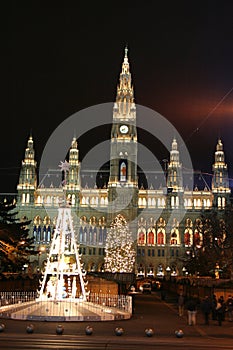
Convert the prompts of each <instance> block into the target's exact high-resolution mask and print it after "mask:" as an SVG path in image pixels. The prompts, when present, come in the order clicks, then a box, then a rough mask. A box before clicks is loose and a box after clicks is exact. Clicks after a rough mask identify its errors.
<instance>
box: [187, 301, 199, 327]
mask: <svg viewBox="0 0 233 350" xmlns="http://www.w3.org/2000/svg"><path fill="white" fill-rule="evenodd" d="M187 312H188V325H189V326H192V325H194V326H195V325H196V315H197V303H196V300H195V299H194V298H190V299H189V300H188V302H187Z"/></svg>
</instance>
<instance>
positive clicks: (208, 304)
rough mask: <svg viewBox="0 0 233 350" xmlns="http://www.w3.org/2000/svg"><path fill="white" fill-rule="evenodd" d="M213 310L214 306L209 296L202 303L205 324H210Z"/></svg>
mask: <svg viewBox="0 0 233 350" xmlns="http://www.w3.org/2000/svg"><path fill="white" fill-rule="evenodd" d="M211 309H212V304H211V301H210V298H209V296H208V295H206V296H205V298H204V300H203V301H202V303H201V310H202V312H203V315H204V318H205V324H206V325H208V324H209V315H210V312H211Z"/></svg>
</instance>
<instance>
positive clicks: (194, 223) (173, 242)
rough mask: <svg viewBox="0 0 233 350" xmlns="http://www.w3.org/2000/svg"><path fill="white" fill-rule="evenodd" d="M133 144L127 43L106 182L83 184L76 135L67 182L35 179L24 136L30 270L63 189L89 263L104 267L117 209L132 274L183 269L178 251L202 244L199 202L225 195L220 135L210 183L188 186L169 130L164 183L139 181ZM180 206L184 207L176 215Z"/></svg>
mask: <svg viewBox="0 0 233 350" xmlns="http://www.w3.org/2000/svg"><path fill="white" fill-rule="evenodd" d="M137 151H138V143H137V128H136V105H135V103H134V92H133V86H132V82H131V74H130V69H129V62H128V53H127V49H125V56H124V60H123V63H122V71H121V73H120V79H119V85H118V87H117V96H116V102H115V103H114V106H113V123H112V130H111V143H110V159H111V160H110V167H109V177H108V182H107V183H106V184H105V185H104V186H102V187H97V186H96V185H95V186H92V188H90V187H88V186H86V185H83V184H82V182H83V181H82V176H81V163H80V161H79V150H78V144H77V141H76V139H75V138H73V140H72V141H71V147H70V150H69V155H68V159H67V160H68V162H69V172H68V174H67V181H66V183H65V184H64V183H62V182H61V181H60V179H59V178H57V177H56V176H57V175H56V173H54V174H53V173H51V174H50V176H49V177H46V178H45V179H44V181H42V183H40V184H38V183H37V164H36V161H35V152H34V145H33V139H32V136H30V137H29V140H28V143H27V147H26V150H25V158H24V160H23V162H22V167H21V172H20V177H19V183H18V186H17V191H18V198H17V210H18V212H19V215H20V217H21V218H23V217H26V218H28V219H30V220H32V224H31V234H32V235H33V236H34V239H35V245H36V247H37V249H38V258H35V257H32V262H31V264H32V269H33V270H35V269H36V268H37V267H38V265H41V264H42V262H43V261H44V260H46V252H48V248H49V245H50V243H51V240H52V236H53V230H54V225H55V222H56V216H57V212H58V211H57V209H58V207H59V200H60V198H61V197H62V196H63V190H64V189H65V191H66V194H67V198H68V200H69V202H70V204H71V208H72V214H73V219H74V227H75V232H76V236H77V241H78V242H79V244H80V253H81V254H82V261H83V262H84V266H85V269H86V270H87V271H102V269H103V265H104V247H105V241H106V235H107V231H108V228H109V225H110V223H111V221H112V220H113V219H114V215H115V216H116V212H117V211H119V212H120V213H121V214H122V215H123V216H124V217H125V218H126V220H127V221H128V222H129V224H130V229H131V231H132V234H133V238H134V240H135V247H136V250H137V257H136V266H135V272H136V274H137V275H138V276H157V275H163V274H165V273H166V271H171V272H172V273H177V274H181V273H182V265H181V262H180V260H179V257H181V256H182V255H183V254H184V252H185V251H186V250H187V249H188V248H189V247H191V246H192V245H201V244H202V237H201V234H200V233H199V232H198V230H197V227H198V222H199V218H200V215H201V210H202V209H211V208H212V207H213V206H215V207H217V208H218V209H219V210H222V209H224V208H225V206H226V205H227V203H229V201H230V188H229V180H228V170H227V164H226V163H225V155H224V150H223V144H222V141H221V140H220V139H219V140H218V142H217V146H216V151H215V162H214V164H213V176H212V184H211V188H209V187H208V186H203V188H201V189H200V188H198V187H197V186H194V188H193V189H188V188H186V185H185V183H184V178H183V169H182V164H181V162H180V153H179V145H178V143H177V141H176V139H175V138H174V139H173V140H171V150H170V159H169V161H168V166H167V171H166V175H167V177H166V181H167V184H166V190H165V189H164V188H154V187H153V186H150V187H149V186H148V188H143V187H142V186H141V185H140V186H139V183H138V182H139V181H138V170H137ZM113 206H114V210H113ZM180 211H182V212H184V211H185V215H184V217H182V220H181V221H180V219H179V218H180ZM171 213H172V220H170V217H171Z"/></svg>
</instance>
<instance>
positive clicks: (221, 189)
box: [212, 138, 230, 208]
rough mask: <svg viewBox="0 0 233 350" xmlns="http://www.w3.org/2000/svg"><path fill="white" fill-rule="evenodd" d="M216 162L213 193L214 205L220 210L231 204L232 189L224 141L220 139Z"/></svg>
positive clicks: (217, 146) (214, 165)
mask: <svg viewBox="0 0 233 350" xmlns="http://www.w3.org/2000/svg"><path fill="white" fill-rule="evenodd" d="M214 158H215V162H214V164H213V180H212V191H213V193H214V197H215V198H214V204H215V206H217V207H218V208H224V207H225V205H226V204H227V203H228V202H229V195H230V188H229V179H228V170H227V164H226V162H225V154H224V150H223V143H222V140H221V139H220V138H219V139H218V143H217V145H216V151H215V157H214Z"/></svg>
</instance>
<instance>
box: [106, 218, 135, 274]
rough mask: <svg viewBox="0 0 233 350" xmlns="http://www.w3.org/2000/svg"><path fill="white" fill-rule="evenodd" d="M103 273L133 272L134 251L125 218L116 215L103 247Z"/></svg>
mask: <svg viewBox="0 0 233 350" xmlns="http://www.w3.org/2000/svg"><path fill="white" fill-rule="evenodd" d="M105 253H106V255H105V271H110V272H113V273H114V272H133V271H134V263H135V255H136V254H135V249H134V247H133V239H132V234H131V232H130V230H129V226H128V224H127V221H126V220H125V218H124V217H123V216H122V215H121V214H118V215H117V216H116V217H115V219H114V220H113V221H112V223H111V226H110V230H109V231H108V234H107V238H106V246H105Z"/></svg>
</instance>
